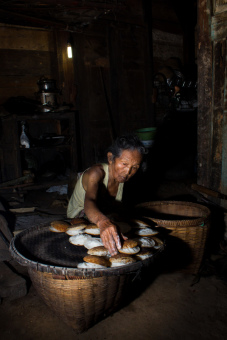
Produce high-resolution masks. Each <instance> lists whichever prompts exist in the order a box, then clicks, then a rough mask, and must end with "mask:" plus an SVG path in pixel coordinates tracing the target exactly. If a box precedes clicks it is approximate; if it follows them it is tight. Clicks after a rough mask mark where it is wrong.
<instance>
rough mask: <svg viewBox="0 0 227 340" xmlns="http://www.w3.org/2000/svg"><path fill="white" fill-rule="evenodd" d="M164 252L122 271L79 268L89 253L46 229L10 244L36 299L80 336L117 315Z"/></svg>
mask: <svg viewBox="0 0 227 340" xmlns="http://www.w3.org/2000/svg"><path fill="white" fill-rule="evenodd" d="M163 250H164V245H163V246H161V247H160V248H159V250H157V251H156V252H155V253H154V255H153V256H152V257H150V258H148V259H146V260H143V261H137V262H135V263H133V264H130V265H125V266H122V267H113V268H107V269H78V268H77V264H78V263H79V262H82V261H83V257H84V256H85V255H86V254H87V250H86V249H85V248H84V247H81V246H80V247H79V246H75V245H72V244H71V243H70V242H69V236H68V235H67V234H66V233H53V232H51V231H50V230H49V227H48V226H47V225H39V226H36V227H32V228H30V229H27V230H24V231H23V232H21V233H19V234H18V235H16V236H15V237H14V238H13V239H12V241H11V244H10V252H11V254H12V256H13V258H14V259H15V260H16V261H17V262H19V263H20V264H21V265H23V266H27V267H28V273H29V275H30V278H31V280H32V283H33V285H34V287H35V288H36V290H37V292H38V294H39V295H40V296H41V297H42V298H43V300H44V301H45V303H46V304H47V305H48V306H49V307H50V308H51V309H52V310H53V311H54V312H55V313H56V314H57V315H58V316H59V318H60V319H61V320H62V321H64V322H65V323H66V324H68V325H69V326H71V327H72V328H73V329H74V330H75V331H76V332H77V333H82V332H84V331H85V330H87V329H88V328H90V327H91V326H92V325H94V324H95V323H97V322H98V321H99V320H100V319H102V318H103V317H104V316H107V315H109V314H110V313H112V312H114V311H116V310H117V309H118V308H119V305H120V303H121V302H122V301H123V297H124V292H125V291H126V290H127V289H128V288H129V285H130V283H131V282H132V280H133V279H134V278H135V277H136V276H137V275H138V273H139V272H140V271H141V270H142V268H146V267H149V266H150V265H152V263H153V262H154V261H155V260H156V259H157V257H159V255H160V254H161V253H162V251H163Z"/></svg>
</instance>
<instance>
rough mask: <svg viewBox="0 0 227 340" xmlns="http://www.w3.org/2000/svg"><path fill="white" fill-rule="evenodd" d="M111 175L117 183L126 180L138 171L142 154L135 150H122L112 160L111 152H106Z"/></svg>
mask: <svg viewBox="0 0 227 340" xmlns="http://www.w3.org/2000/svg"><path fill="white" fill-rule="evenodd" d="M107 157H108V162H109V164H110V167H111V175H112V176H113V178H114V180H115V181H117V182H119V183H124V182H126V181H128V180H129V179H130V178H131V177H132V176H133V175H135V173H136V172H137V171H138V169H139V167H140V164H141V162H142V155H141V154H140V153H139V151H137V150H123V151H122V153H121V155H120V157H117V158H115V160H114V161H113V160H112V153H111V152H108V154H107Z"/></svg>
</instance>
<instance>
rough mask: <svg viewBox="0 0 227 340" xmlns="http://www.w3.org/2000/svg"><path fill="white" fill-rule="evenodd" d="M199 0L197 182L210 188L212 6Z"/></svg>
mask: <svg viewBox="0 0 227 340" xmlns="http://www.w3.org/2000/svg"><path fill="white" fill-rule="evenodd" d="M209 5H210V4H209V3H208V2H205V1H203V0H198V23H197V27H198V63H197V64H198V129H197V131H198V133H197V137H198V147H197V152H198V169H197V182H198V184H199V185H202V186H204V187H208V188H210V167H211V164H212V156H211V150H212V145H211V136H212V121H211V117H212V102H211V99H212V72H210V70H212V44H211V37H210V21H209V20H210V17H209V13H211V8H210V7H209Z"/></svg>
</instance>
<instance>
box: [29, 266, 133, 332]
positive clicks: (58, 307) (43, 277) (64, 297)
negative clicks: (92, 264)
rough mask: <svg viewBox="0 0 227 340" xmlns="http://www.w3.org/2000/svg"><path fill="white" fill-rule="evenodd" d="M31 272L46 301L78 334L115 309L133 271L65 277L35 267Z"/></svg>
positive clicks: (39, 291)
mask: <svg viewBox="0 0 227 340" xmlns="http://www.w3.org/2000/svg"><path fill="white" fill-rule="evenodd" d="M29 275H30V278H31V280H32V283H33V285H34V287H35V288H36V290H37V292H38V294H39V295H40V296H41V298H43V300H44V301H45V303H46V304H47V305H48V306H49V307H50V308H51V309H52V310H53V311H54V312H55V313H56V314H57V316H58V317H59V318H60V319H61V320H62V321H64V322H65V323H66V324H67V325H68V326H70V327H72V328H73V329H74V330H75V331H76V332H77V333H82V332H84V331H85V330H87V329H88V328H90V327H91V326H93V325H94V324H95V323H97V322H98V321H99V320H101V319H102V318H103V317H105V316H107V315H109V314H110V313H111V312H114V311H115V310H116V309H117V308H118V307H119V305H120V303H121V301H122V299H123V297H124V291H125V290H126V289H127V288H128V284H130V280H131V279H132V274H131V275H118V276H103V277H95V278H94V277H93V278H84V279H81V278H78V277H75V278H74V279H70V280H66V279H64V278H62V279H61V278H56V277H55V276H53V275H52V274H51V273H49V274H48V273H42V272H39V271H36V270H34V269H29ZM134 276H135V274H134Z"/></svg>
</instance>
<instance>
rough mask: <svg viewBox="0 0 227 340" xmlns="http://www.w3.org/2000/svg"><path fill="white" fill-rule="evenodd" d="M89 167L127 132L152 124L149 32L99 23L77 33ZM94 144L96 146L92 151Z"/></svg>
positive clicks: (82, 119) (85, 161) (85, 152)
mask: <svg viewBox="0 0 227 340" xmlns="http://www.w3.org/2000/svg"><path fill="white" fill-rule="evenodd" d="M74 42H75V49H76V51H75V54H76V56H75V65H76V81H77V84H78V98H77V103H78V110H79V115H80V124H81V138H82V141H83V142H82V145H83V149H82V153H83V164H84V166H88V165H89V164H90V163H91V161H92V162H96V161H98V160H99V158H102V156H103V155H104V153H105V149H106V148H107V146H109V144H110V143H111V142H112V140H113V139H114V138H115V137H116V135H119V134H121V133H124V132H126V131H132V130H135V129H137V128H140V127H146V126H152V125H153V124H154V115H153V112H152V104H151V95H152V78H151V73H150V60H149V53H148V43H147V31H146V28H144V27H142V28H140V27H136V26H134V25H131V24H129V25H126V24H123V25H122V24H121V25H114V26H113V25H105V26H104V27H103V26H99V25H95V27H94V30H92V31H91V30H89V32H86V33H85V34H83V35H74ZM89 145H90V146H92V147H89Z"/></svg>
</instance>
